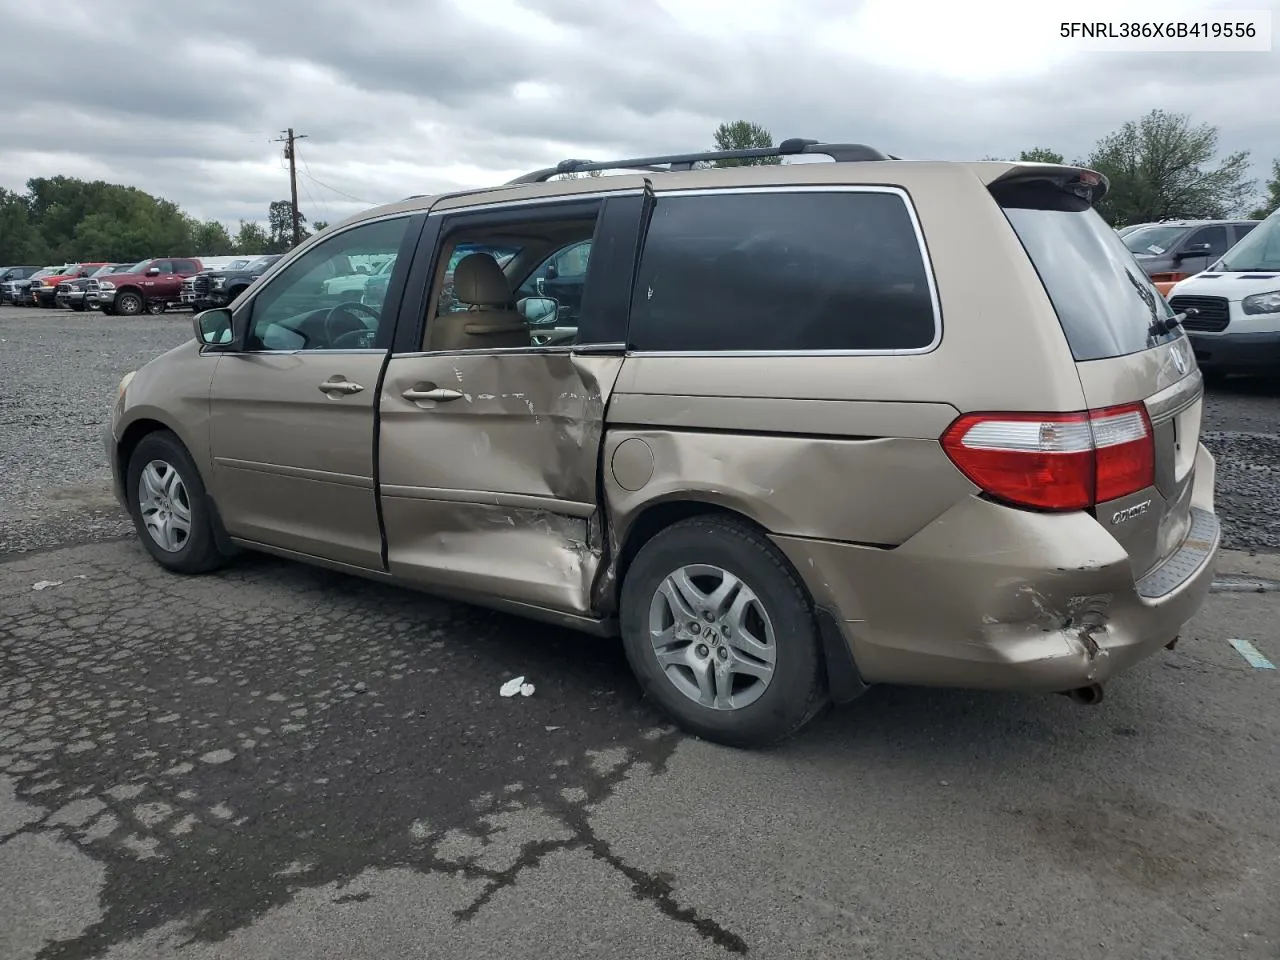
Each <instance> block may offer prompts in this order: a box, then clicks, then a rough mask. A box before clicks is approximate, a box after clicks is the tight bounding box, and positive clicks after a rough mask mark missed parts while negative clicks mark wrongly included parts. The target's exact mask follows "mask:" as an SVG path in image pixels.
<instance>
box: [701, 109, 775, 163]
mask: <svg viewBox="0 0 1280 960" xmlns="http://www.w3.org/2000/svg"><path fill="white" fill-rule="evenodd" d="M714 138H715V147H714V149H716V150H754V149H760V148H763V147H772V146H773V145H774V144H773V135H772V134H771V133H769V131H768V130H766V129H765V128H764V127H762V126H760V124H758V123H752V122H751V121H750V120H733V121H731V122H727V123H722V124H720V126H718V127H716V132H715V134H714ZM781 162H782V159H781V158H780V157H756V158H752V159H748V160H717V161H715V163H714V166H717V167H750V166H760V165H772V164H776V163H781Z"/></svg>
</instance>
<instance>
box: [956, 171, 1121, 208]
mask: <svg viewBox="0 0 1280 960" xmlns="http://www.w3.org/2000/svg"><path fill="white" fill-rule="evenodd" d="M973 166H974V167H975V168H976V172H977V174H978V176H979V177H980V178H981V179H982V181H983V182H984V183H986V185H987V188H988V189H1000V188H1006V189H1007V188H1009V187H1018V188H1028V187H1030V188H1035V187H1049V188H1051V189H1055V190H1060V191H1062V192H1064V193H1069V194H1072V195H1073V196H1075V197H1078V198H1079V199H1081V200H1083V201H1085V202H1086V203H1088V204H1090V205H1093V204H1095V203H1097V202H1098V201H1099V200H1101V199H1102V198H1103V197H1104V196H1106V194H1107V191H1108V190H1109V189H1110V188H1111V183H1110V181H1109V180H1107V178H1106V177H1105V176H1104V175H1103V174H1101V173H1099V172H1098V171H1097V170H1090V169H1089V168H1087V167H1075V166H1069V165H1067V164H1061V163H992V162H985V163H977V164H974V165H973Z"/></svg>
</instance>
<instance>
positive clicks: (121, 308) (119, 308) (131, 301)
mask: <svg viewBox="0 0 1280 960" xmlns="http://www.w3.org/2000/svg"><path fill="white" fill-rule="evenodd" d="M145 307H146V301H145V300H143V298H142V294H140V293H138V292H136V291H134V290H121V291H120V292H119V293H117V294H116V299H115V303H113V304H112V305H111V310H112V313H115V314H118V315H120V316H122V317H136V316H137V315H138V314H140V313H141V312H142V311H143V309H144V308H145Z"/></svg>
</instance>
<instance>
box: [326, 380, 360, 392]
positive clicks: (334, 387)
mask: <svg viewBox="0 0 1280 960" xmlns="http://www.w3.org/2000/svg"><path fill="white" fill-rule="evenodd" d="M363 389H364V387H363V386H362V385H361V384H358V383H353V382H352V381H350V380H347V379H345V378H343V377H332V378H330V379H329V380H326V381H325V382H324V383H322V384H320V392H321V393H327V394H333V393H341V394H351V393H359V392H360V391H361V390H363Z"/></svg>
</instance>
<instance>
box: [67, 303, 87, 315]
mask: <svg viewBox="0 0 1280 960" xmlns="http://www.w3.org/2000/svg"><path fill="white" fill-rule="evenodd" d="M70 306H71V309H72V310H74V311H75V312H76V313H84V304H83V303H73V304H71V305H70Z"/></svg>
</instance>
